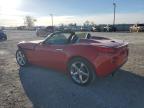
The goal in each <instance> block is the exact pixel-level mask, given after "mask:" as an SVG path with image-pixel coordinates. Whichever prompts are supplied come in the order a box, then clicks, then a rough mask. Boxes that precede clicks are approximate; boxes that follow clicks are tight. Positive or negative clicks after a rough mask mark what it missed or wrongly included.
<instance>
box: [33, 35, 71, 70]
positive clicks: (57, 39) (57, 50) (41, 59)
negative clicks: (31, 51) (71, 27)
mask: <svg viewBox="0 0 144 108" xmlns="http://www.w3.org/2000/svg"><path fill="white" fill-rule="evenodd" d="M69 35H70V34H66V33H65V34H64V33H57V34H54V35H53V36H52V37H50V38H48V39H47V40H46V41H45V42H44V43H42V44H39V45H38V46H36V48H35V52H36V58H37V64H38V65H41V66H45V67H50V68H55V69H59V70H64V69H65V68H66V61H67V52H66V49H67V47H68V46H69V45H68V44H67V39H68V36H69Z"/></svg>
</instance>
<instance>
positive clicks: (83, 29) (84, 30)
mask: <svg viewBox="0 0 144 108" xmlns="http://www.w3.org/2000/svg"><path fill="white" fill-rule="evenodd" d="M80 30H81V31H82V32H87V31H91V30H92V27H89V26H82V27H81V28H80Z"/></svg>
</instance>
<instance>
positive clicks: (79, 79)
mask: <svg viewBox="0 0 144 108" xmlns="http://www.w3.org/2000/svg"><path fill="white" fill-rule="evenodd" d="M68 71H69V76H70V77H71V79H72V81H73V82H74V83H76V84H78V85H81V86H86V85H89V84H92V82H94V80H95V78H96V74H95V70H94V68H93V67H92V65H91V64H90V63H89V62H88V61H87V60H86V59H83V58H73V59H72V60H70V62H69V63H68Z"/></svg>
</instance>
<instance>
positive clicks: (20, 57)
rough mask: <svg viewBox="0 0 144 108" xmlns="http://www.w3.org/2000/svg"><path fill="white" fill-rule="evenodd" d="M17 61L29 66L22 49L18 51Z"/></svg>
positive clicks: (23, 65) (21, 64)
mask: <svg viewBox="0 0 144 108" xmlns="http://www.w3.org/2000/svg"><path fill="white" fill-rule="evenodd" d="M16 61H17V63H18V64H19V66H21V67H25V66H28V60H27V58H26V55H25V53H24V51H22V50H21V49H18V50H17V51H16Z"/></svg>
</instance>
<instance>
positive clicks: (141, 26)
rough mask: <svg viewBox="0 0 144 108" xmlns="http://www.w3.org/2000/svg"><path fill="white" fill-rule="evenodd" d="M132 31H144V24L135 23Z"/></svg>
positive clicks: (131, 28)
mask: <svg viewBox="0 0 144 108" xmlns="http://www.w3.org/2000/svg"><path fill="white" fill-rule="evenodd" d="M129 30H130V32H143V31H144V24H134V25H133V26H131V27H130V29H129Z"/></svg>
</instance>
